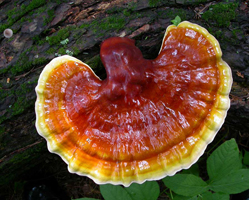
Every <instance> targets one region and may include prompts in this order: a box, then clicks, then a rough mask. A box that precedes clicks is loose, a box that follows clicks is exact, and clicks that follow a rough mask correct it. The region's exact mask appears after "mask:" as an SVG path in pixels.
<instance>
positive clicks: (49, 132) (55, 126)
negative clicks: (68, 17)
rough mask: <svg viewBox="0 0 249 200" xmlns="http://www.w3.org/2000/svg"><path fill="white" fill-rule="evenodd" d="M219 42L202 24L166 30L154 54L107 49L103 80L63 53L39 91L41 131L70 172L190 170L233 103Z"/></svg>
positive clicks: (131, 176)
mask: <svg viewBox="0 0 249 200" xmlns="http://www.w3.org/2000/svg"><path fill="white" fill-rule="evenodd" d="M221 54H222V53H221V49H220V47H219V43H218V42H217V40H216V39H215V38H214V37H213V36H212V35H210V34H209V33H208V31H207V30H206V29H204V28H202V27H200V26H198V25H196V24H192V23H190V22H186V21H185V22H182V23H180V24H179V25H178V26H177V27H176V26H173V25H171V26H169V27H168V28H167V30H166V34H165V36H164V38H163V43H162V47H161V50H160V53H159V55H158V57H157V58H156V59H154V60H146V59H144V58H143V57H142V54H141V52H140V50H139V49H138V48H137V47H135V43H134V41H133V40H131V39H128V38H117V37H114V38H109V39H107V40H106V41H104V42H103V43H102V45H101V51H100V55H101V59H102V62H103V64H104V66H105V69H106V72H107V78H106V79H105V80H100V79H99V78H98V77H97V76H96V75H95V74H94V72H93V71H92V70H91V68H90V67H89V66H87V65H86V64H85V63H83V62H81V61H80V60H78V59H76V58H73V57H70V56H62V57H58V58H55V59H53V60H52V61H51V62H50V63H49V64H48V65H47V66H46V67H45V68H44V70H43V72H42V73H41V75H40V78H39V81H38V85H37V87H36V92H37V101H36V106H35V109H36V117H37V121H36V127H37V130H38V133H39V134H40V135H41V136H43V137H44V138H45V139H46V140H47V144H48V149H49V151H51V152H53V153H57V154H58V155H60V156H61V157H62V159H63V160H64V161H65V162H66V163H67V164H68V169H69V171H70V172H73V173H77V174H79V175H85V176H88V177H90V178H92V179H93V180H94V181H95V182H96V183H99V184H103V183H112V184H123V185H125V186H128V185H130V184H131V183H132V182H137V183H142V182H144V181H145V180H156V179H161V178H163V177H165V176H167V175H174V174H175V173H176V172H177V171H179V170H181V169H185V168H189V167H190V166H191V165H192V164H193V163H195V162H196V161H197V160H198V158H199V157H200V156H201V155H202V154H203V152H204V150H205V148H206V146H207V145H208V144H209V143H210V142H211V141H212V140H213V138H214V137H215V135H216V133H217V131H218V130H219V129H220V127H221V126H222V124H223V122H224V118H225V117H226V113H227V110H228V108H229V106H230V101H229V97H228V95H229V92H230V88H231V84H232V76H231V70H230V68H229V66H228V65H227V64H226V63H225V62H224V61H223V60H222V59H221Z"/></svg>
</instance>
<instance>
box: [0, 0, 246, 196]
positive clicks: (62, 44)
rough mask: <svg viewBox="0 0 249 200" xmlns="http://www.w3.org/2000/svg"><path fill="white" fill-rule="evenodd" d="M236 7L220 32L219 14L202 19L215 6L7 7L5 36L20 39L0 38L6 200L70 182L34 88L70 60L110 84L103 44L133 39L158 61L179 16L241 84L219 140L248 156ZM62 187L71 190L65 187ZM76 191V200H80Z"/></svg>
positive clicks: (2, 15)
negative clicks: (39, 120) (43, 183)
mask: <svg viewBox="0 0 249 200" xmlns="http://www.w3.org/2000/svg"><path fill="white" fill-rule="evenodd" d="M19 2H20V3H19ZM39 2H40V3H39ZM205 2H206V1H205ZM232 3H233V4H234V6H227V7H228V9H230V10H229V12H228V13H230V14H229V15H231V12H232V13H234V17H233V18H230V17H227V18H226V19H225V20H227V21H226V23H225V25H222V26H220V25H219V24H217V23H216V18H217V17H218V14H219V13H213V19H214V20H212V19H210V17H211V16H212V15H208V16H209V18H208V20H209V21H207V20H205V19H203V18H201V14H202V13H203V12H208V9H209V7H210V6H220V5H219V4H216V3H215V2H211V1H209V2H208V3H206V4H201V1H191V2H190V1H188V0H182V1H179V0H167V1H158V0H156V1H152V0H150V1H149V0H140V1H129V0H128V1H127V0H123V1H122V0H115V1H93V0H88V1H81V0H75V1H70V2H68V1H48V2H47V1H36V0H32V1H28V0H25V1H13V0H12V1H5V0H3V1H0V21H1V25H0V30H1V31H2V32H3V30H4V29H5V28H11V29H12V30H13V32H14V35H13V36H12V37H11V38H5V37H4V36H3V35H1V36H0V42H1V45H0V58H1V60H0V177H1V179H0V197H1V195H2V197H3V198H9V199H10V197H13V196H15V195H16V196H15V197H17V196H18V195H20V193H21V194H22V195H24V193H25V191H24V190H25V184H26V183H27V182H29V181H30V180H33V179H34V177H35V178H36V179H40V178H41V177H42V176H44V174H45V175H49V176H53V177H55V178H56V180H57V181H58V182H59V181H60V180H63V181H65V179H66V178H65V177H69V176H70V175H69V174H68V173H69V172H67V170H66V165H65V164H64V163H63V162H62V161H61V160H60V159H59V158H58V156H56V155H52V154H50V153H49V152H48V150H47V147H46V142H45V140H44V139H43V138H41V137H40V136H39V135H38V134H37V131H36V128H35V111H34V104H35V100H36V94H35V86H36V84H37V80H38V77H39V74H40V72H41V71H42V69H43V68H44V66H45V65H46V64H47V63H48V62H49V61H50V60H51V59H52V58H54V57H55V56H58V55H60V54H61V55H62V54H70V55H73V56H75V57H77V58H78V59H80V60H82V61H83V62H86V63H88V64H89V65H90V66H91V67H92V68H93V70H94V71H95V72H96V74H97V75H99V76H100V77H101V78H104V77H105V71H104V69H103V66H102V64H101V61H100V57H99V46H100V44H101V42H102V41H103V40H104V39H106V38H109V37H112V36H122V37H123V36H125V37H130V38H133V39H135V40H136V45H137V46H138V48H140V49H141V51H142V53H143V55H144V57H145V58H147V59H152V58H155V57H156V56H157V52H159V49H160V46H161V41H162V38H163V35H164V32H165V29H166V28H167V26H168V25H170V24H171V20H172V19H174V18H175V16H177V15H178V16H180V17H181V19H182V20H188V21H191V22H193V23H197V24H199V25H201V26H203V27H206V28H207V29H208V30H209V31H210V32H211V33H212V34H214V35H215V36H216V37H217V39H218V40H219V41H220V44H221V48H222V50H223V59H224V60H225V61H226V62H227V63H228V64H229V65H230V66H231V68H232V72H233V78H234V84H233V87H232V91H231V95H230V98H231V108H230V110H229V112H228V116H227V119H226V121H225V124H224V126H223V128H222V129H221V131H220V133H218V138H219V139H221V141H224V140H225V139H227V138H231V137H234V138H236V140H237V142H238V144H239V145H240V147H241V148H244V149H247V150H248V149H249V146H248V145H249V144H248V142H249V136H248V130H249V123H248V122H249V62H248V61H249V37H248V33H249V32H248V31H249V29H248V27H249V22H248V20H247V19H248V18H249V14H248V13H249V12H248V8H244V7H243V9H242V5H241V4H242V3H241V4H238V3H237V4H236V2H235V3H234V2H232ZM215 4H216V5H215ZM211 10H215V9H211ZM224 12H226V11H224ZM221 141H220V142H221ZM56 170H57V171H56ZM58 174H63V177H60V176H59V175H58ZM70 177H71V179H72V180H76V179H77V178H78V177H77V176H73V177H72V176H70ZM77 180H78V179H77ZM84 180H86V179H84ZM78 181H79V180H78ZM80 182H81V183H82V181H80ZM60 185H62V187H64V188H66V184H65V183H63V184H62V183H60ZM17 186H18V187H17ZM65 190H67V189H65ZM69 190H70V189H68V191H67V192H68V195H69V196H70V197H72V196H74V197H75V196H77V195H74V194H72V193H71V192H70V191H69ZM13 191H14V193H13ZM1 199H2V198H1ZM16 199H20V198H16Z"/></svg>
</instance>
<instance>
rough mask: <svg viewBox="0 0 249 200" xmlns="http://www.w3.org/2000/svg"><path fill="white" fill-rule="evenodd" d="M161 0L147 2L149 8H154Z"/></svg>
mask: <svg viewBox="0 0 249 200" xmlns="http://www.w3.org/2000/svg"><path fill="white" fill-rule="evenodd" d="M160 1H161V0H149V6H150V7H156V6H158V5H159V3H160Z"/></svg>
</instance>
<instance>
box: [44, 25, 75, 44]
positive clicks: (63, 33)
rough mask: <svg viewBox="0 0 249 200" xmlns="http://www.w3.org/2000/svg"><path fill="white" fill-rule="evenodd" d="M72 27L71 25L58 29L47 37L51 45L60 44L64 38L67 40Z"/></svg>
mask: <svg viewBox="0 0 249 200" xmlns="http://www.w3.org/2000/svg"><path fill="white" fill-rule="evenodd" d="M71 29H72V27H70V26H68V27H65V28H63V29H60V30H59V31H57V32H56V33H54V34H53V35H51V36H49V37H47V41H48V43H49V44H50V45H51V46H52V45H58V44H60V42H61V41H62V40H65V39H66V38H68V37H69V35H70V31H71Z"/></svg>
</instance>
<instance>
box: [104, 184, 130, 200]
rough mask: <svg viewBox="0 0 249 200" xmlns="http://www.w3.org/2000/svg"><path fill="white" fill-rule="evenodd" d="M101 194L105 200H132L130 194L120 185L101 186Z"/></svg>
mask: <svg viewBox="0 0 249 200" xmlns="http://www.w3.org/2000/svg"><path fill="white" fill-rule="evenodd" d="M100 192H101V194H102V196H103V197H104V199H105V200H132V198H131V197H130V195H129V194H128V192H127V191H126V190H125V189H124V188H123V187H121V186H120V185H111V184H106V185H100Z"/></svg>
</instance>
